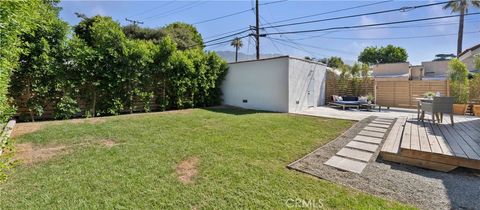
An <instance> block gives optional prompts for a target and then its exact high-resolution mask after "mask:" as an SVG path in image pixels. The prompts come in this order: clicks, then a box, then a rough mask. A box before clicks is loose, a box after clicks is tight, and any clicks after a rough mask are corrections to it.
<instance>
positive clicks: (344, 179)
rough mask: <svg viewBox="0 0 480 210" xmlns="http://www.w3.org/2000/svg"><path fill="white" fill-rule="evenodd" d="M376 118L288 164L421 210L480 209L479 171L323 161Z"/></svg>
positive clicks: (380, 163)
mask: <svg viewBox="0 0 480 210" xmlns="http://www.w3.org/2000/svg"><path fill="white" fill-rule="evenodd" d="M374 118H375V117H369V118H366V119H363V120H362V121H360V122H358V123H357V124H355V125H354V126H353V127H352V128H350V129H349V130H348V131H347V132H346V133H344V134H343V135H341V136H340V137H338V138H337V139H336V140H334V141H332V142H330V143H328V144H326V145H324V146H322V147H320V148H318V149H317V150H315V151H313V152H312V153H310V154H308V155H307V156H305V157H303V158H302V159H300V160H297V161H295V162H293V163H292V164H290V165H289V166H288V167H289V168H291V169H294V170H298V171H301V172H304V173H308V174H311V175H313V176H316V177H319V178H322V179H326V180H330V181H332V182H335V183H339V184H343V185H346V186H350V187H353V188H356V189H359V190H361V191H364V192H367V193H371V194H374V195H378V196H381V197H384V198H387V199H393V200H398V201H400V202H404V203H409V204H411V205H413V206H416V207H419V208H421V209H480V172H479V171H475V170H469V169H463V168H458V169H456V170H454V171H452V172H450V173H444V172H437V171H432V170H427V169H422V168H417V167H413V166H407V165H402V164H397V163H391V162H387V161H383V160H381V158H378V160H377V161H373V162H370V163H369V164H368V165H367V167H366V168H365V169H364V170H363V172H362V174H356V173H352V172H345V171H340V170H337V169H335V168H333V167H330V166H327V165H324V164H323V163H324V162H325V161H326V160H328V159H329V158H330V157H332V156H333V155H335V153H336V152H337V151H339V150H340V149H341V148H342V147H343V146H345V145H346V144H347V143H348V142H349V141H350V140H351V139H352V138H353V137H355V136H356V134H357V133H358V132H359V131H360V130H362V129H363V128H364V127H365V126H366V125H367V124H368V123H369V122H371V121H372V120H373V119H374ZM376 156H378V152H377V153H376V154H375V157H376Z"/></svg>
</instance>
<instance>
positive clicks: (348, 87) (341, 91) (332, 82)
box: [325, 71, 375, 104]
mask: <svg viewBox="0 0 480 210" xmlns="http://www.w3.org/2000/svg"><path fill="white" fill-rule="evenodd" d="M340 83H342V81H339V78H338V75H335V73H333V72H332V71H327V79H326V85H325V96H326V97H325V102H326V104H328V102H331V101H332V95H339V96H366V95H368V94H369V93H371V94H374V88H375V82H374V80H373V79H372V78H368V79H367V81H366V82H364V81H363V80H362V79H360V80H359V83H358V84H357V85H356V86H354V85H352V83H353V82H352V80H351V79H349V80H346V81H344V87H341V86H342V85H341V84H340Z"/></svg>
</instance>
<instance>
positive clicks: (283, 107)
mask: <svg viewBox="0 0 480 210" xmlns="http://www.w3.org/2000/svg"><path fill="white" fill-rule="evenodd" d="M326 68H327V67H326V66H325V65H324V64H322V63H317V62H313V61H308V60H304V59H299V58H294V57H290V56H281V57H275V58H267V59H260V60H251V61H241V62H236V63H229V70H228V73H227V76H226V77H225V81H224V82H223V85H222V92H223V103H224V104H225V105H231V106H237V107H242V108H247V109H256V110H267V111H275V112H292V113H294V112H300V111H302V110H304V109H306V108H308V107H315V106H320V105H324V102H325V82H326V81H325V79H326V72H327V70H326Z"/></svg>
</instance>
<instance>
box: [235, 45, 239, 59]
mask: <svg viewBox="0 0 480 210" xmlns="http://www.w3.org/2000/svg"><path fill="white" fill-rule="evenodd" d="M235 62H238V47H235Z"/></svg>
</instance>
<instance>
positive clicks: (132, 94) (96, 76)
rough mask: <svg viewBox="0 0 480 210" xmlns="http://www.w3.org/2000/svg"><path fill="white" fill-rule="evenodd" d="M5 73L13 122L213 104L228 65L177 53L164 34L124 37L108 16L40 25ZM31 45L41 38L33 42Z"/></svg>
mask: <svg viewBox="0 0 480 210" xmlns="http://www.w3.org/2000/svg"><path fill="white" fill-rule="evenodd" d="M45 24H46V26H45V27H42V28H38V29H36V30H35V31H34V33H31V34H23V35H22V39H23V40H27V41H28V40H31V43H32V44H31V45H29V46H28V50H26V51H25V52H24V53H21V54H20V56H19V61H20V62H19V63H20V65H19V67H18V68H16V69H14V70H13V72H12V76H11V82H10V88H9V96H10V97H11V98H13V104H14V106H15V107H16V108H17V114H16V115H17V117H18V118H19V119H20V120H31V121H33V120H36V119H47V118H56V119H68V118H71V117H76V116H86V117H89V116H90V117H94V116H101V115H116V114H120V113H125V112H127V113H132V112H138V111H144V112H148V111H163V110H169V109H183V108H192V107H206V106H212V105H217V104H220V102H221V90H220V86H221V83H222V81H223V79H224V77H225V75H226V73H227V70H228V65H227V63H226V62H225V61H224V60H222V59H221V58H220V57H219V56H218V55H217V54H216V53H214V52H205V51H203V50H202V49H201V47H195V46H192V47H191V48H189V49H185V50H178V49H177V47H176V43H175V42H174V41H173V40H172V39H171V38H170V37H169V36H165V37H163V38H162V39H161V40H158V41H156V42H155V43H154V42H152V41H146V40H137V39H129V38H127V37H126V36H125V34H124V33H123V31H122V28H121V27H120V25H119V23H117V22H115V21H113V20H112V19H111V18H110V17H102V16H95V17H91V18H84V19H83V20H82V21H81V22H80V23H79V24H78V25H77V26H75V27H74V32H75V33H74V35H73V37H72V38H70V39H67V36H66V34H67V32H68V27H67V26H68V25H66V23H64V22H62V21H60V20H58V21H51V22H47V23H45ZM34 40H42V41H40V42H36V41H34Z"/></svg>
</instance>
